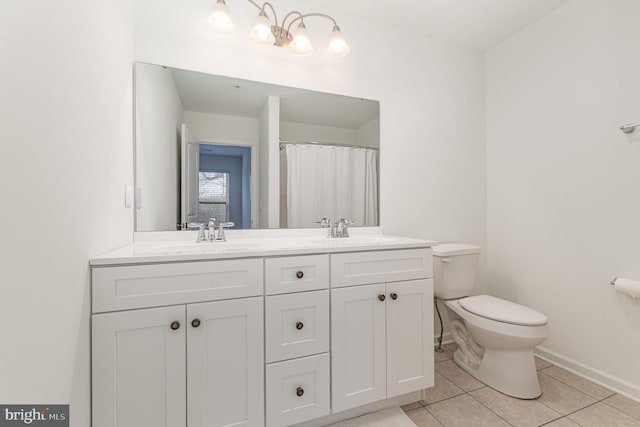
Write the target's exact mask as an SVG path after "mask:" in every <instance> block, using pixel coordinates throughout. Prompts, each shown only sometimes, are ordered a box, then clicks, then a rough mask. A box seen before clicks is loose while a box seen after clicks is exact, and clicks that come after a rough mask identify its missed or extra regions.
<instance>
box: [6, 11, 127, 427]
mask: <svg viewBox="0 0 640 427" xmlns="http://www.w3.org/2000/svg"><path fill="white" fill-rule="evenodd" d="M132 18H133V13H132V7H131V4H130V2H128V1H125V0H115V1H109V2H102V1H96V0H86V1H82V2H78V1H71V0H60V1H55V2H52V1H45V0H41V1H38V0H9V1H4V2H3V4H2V13H0V40H2V42H1V43H0V56H1V57H2V64H3V65H2V70H1V71H0V73H1V75H2V78H0V93H1V94H2V96H0V117H2V119H1V121H2V126H0V140H2V144H0V164H1V166H0V183H1V184H0V185H2V199H3V206H2V209H0V212H1V213H0V223H2V224H3V227H2V245H0V272H1V273H0V281H1V283H2V285H1V286H0V337H1V340H2V344H1V345H0V379H1V380H0V402H2V403H16V404H25V403H70V405H71V425H72V426H74V427H86V426H88V425H90V418H89V414H90V412H89V411H90V405H89V399H90V387H89V362H90V359H89V348H90V343H89V325H90V323H89V312H90V299H89V295H90V293H89V265H88V259H89V257H91V256H94V255H97V254H99V253H101V252H106V251H107V250H110V249H113V248H115V247H117V246H120V245H123V244H126V243H128V242H130V241H131V240H132V231H133V210H132V209H128V210H125V208H124V188H125V184H133V172H132V171H133V165H132V153H133V148H132V134H133V127H132V117H133V115H132V90H133V89H132V60H133V50H132V47H133V46H132V45H133V43H132V38H133V35H132V33H133V29H132V26H133V19H132Z"/></svg>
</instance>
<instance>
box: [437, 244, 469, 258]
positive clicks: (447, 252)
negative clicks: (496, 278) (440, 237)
mask: <svg viewBox="0 0 640 427" xmlns="http://www.w3.org/2000/svg"><path fill="white" fill-rule="evenodd" d="M431 249H433V255H434V256H453V255H469V254H479V253H480V247H479V246H473V245H467V244H465V243H442V244H440V245H435V246H433V247H432V248H431Z"/></svg>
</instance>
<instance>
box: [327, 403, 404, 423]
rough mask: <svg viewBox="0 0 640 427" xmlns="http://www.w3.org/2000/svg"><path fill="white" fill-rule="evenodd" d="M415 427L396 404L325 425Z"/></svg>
mask: <svg viewBox="0 0 640 427" xmlns="http://www.w3.org/2000/svg"><path fill="white" fill-rule="evenodd" d="M360 426H362V427H364V426H368V427H416V425H415V424H414V423H413V421H411V419H410V418H409V417H407V414H405V413H404V411H403V410H402V409H400V408H399V407H397V406H394V407H393V408H388V409H385V410H383V411H378V412H374V413H371V414H366V415H363V416H361V417H358V418H352V419H350V420H346V421H341V422H339V423H335V424H331V425H329V426H327V427H360Z"/></svg>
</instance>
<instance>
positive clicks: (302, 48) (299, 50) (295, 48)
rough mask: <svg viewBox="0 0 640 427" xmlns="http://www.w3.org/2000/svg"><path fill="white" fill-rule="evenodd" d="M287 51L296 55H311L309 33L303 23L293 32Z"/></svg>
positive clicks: (311, 48)
mask: <svg viewBox="0 0 640 427" xmlns="http://www.w3.org/2000/svg"><path fill="white" fill-rule="evenodd" d="M289 50H291V52H293V53H295V54H296V55H303V56H308V55H311V54H312V53H313V45H312V44H311V40H310V39H309V31H308V30H307V27H305V25H304V23H303V22H300V25H298V28H297V29H296V30H295V31H294V32H293V38H292V40H291V42H290V43H289Z"/></svg>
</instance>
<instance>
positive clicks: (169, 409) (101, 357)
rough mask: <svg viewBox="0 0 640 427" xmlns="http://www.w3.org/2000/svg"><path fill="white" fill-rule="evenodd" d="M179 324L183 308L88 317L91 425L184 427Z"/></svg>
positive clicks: (182, 330) (182, 341)
mask: <svg viewBox="0 0 640 427" xmlns="http://www.w3.org/2000/svg"><path fill="white" fill-rule="evenodd" d="M184 320H185V307H184V306H183V305H181V306H171V307H161V308H151V309H145V310H134V311H123V312H118V313H108V314H97V315H94V316H93V317H92V334H93V336H92V362H93V363H92V391H93V396H92V402H93V412H92V419H93V424H92V425H93V427H103V426H104V427H159V426H163V427H184V426H186V408H185V403H186V397H185V393H186V384H185V383H186V381H185V378H186V360H185V359H186V356H185V352H184V349H185V345H186V343H185V336H186V333H185V330H186V328H185V325H184V323H185V322H184ZM174 322H177V323H174Z"/></svg>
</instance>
